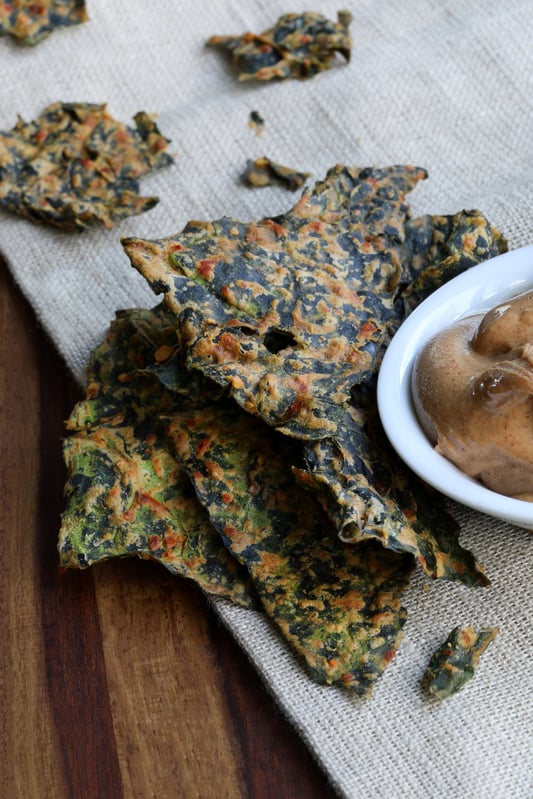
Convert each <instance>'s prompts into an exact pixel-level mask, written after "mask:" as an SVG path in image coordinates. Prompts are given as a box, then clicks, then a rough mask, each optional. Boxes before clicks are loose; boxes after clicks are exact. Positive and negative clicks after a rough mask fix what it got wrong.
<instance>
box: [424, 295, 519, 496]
mask: <svg viewBox="0 0 533 799" xmlns="http://www.w3.org/2000/svg"><path fill="white" fill-rule="evenodd" d="M412 390H413V399H414V404H415V409H416V413H417V416H418V418H419V421H420V423H421V425H422V427H423V429H424V431H425V432H426V435H427V436H428V437H429V438H430V439H431V441H432V443H433V444H434V445H435V449H436V451H437V452H439V453H441V454H442V455H444V456H445V457H446V458H448V459H449V460H450V461H452V462H453V463H454V464H455V465H456V466H457V467H458V468H459V469H461V470H462V471H463V472H465V473H466V474H468V475H470V476H471V477H474V478H477V479H479V480H480V481H481V482H482V483H484V485H486V486H487V487H488V488H491V489H492V490H493V491H498V492H499V493H500V494H506V495H508V496H513V497H516V498H518V499H525V500H528V501H533V291H529V292H527V293H526V294H521V295H520V296H518V297H515V298H514V299H512V300H509V301H508V302H505V303H502V304H501V305H498V306H497V307H495V308H493V309H492V310H490V311H489V312H488V313H485V314H482V313H481V314H477V315H475V316H469V317H467V318H465V319H462V320H460V321H459V322H457V323H456V324H454V325H452V326H451V327H449V328H448V329H446V330H444V331H443V332H442V333H439V334H438V335H436V336H435V337H434V338H433V339H431V341H430V342H429V343H428V344H426V346H425V347H424V348H423V350H422V351H421V353H420V354H419V355H418V357H417V359H416V362H415V366H414V371H413V379H412Z"/></svg>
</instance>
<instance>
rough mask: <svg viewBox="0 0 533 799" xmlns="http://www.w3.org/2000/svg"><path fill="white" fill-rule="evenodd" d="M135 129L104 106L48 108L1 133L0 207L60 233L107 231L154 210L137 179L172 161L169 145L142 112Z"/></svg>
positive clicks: (74, 104) (66, 104) (68, 105)
mask: <svg viewBox="0 0 533 799" xmlns="http://www.w3.org/2000/svg"><path fill="white" fill-rule="evenodd" d="M134 121H135V127H134V128H129V127H127V126H126V125H124V124H123V123H122V122H117V121H116V120H115V119H113V117H111V116H110V114H109V113H108V112H107V110H106V106H105V105H93V104H90V103H54V104H53V105H50V106H48V107H47V108H46V109H45V110H44V111H43V113H42V114H41V116H40V117H38V118H37V119H36V120H34V121H32V122H24V121H23V120H22V119H19V120H18V122H17V124H16V125H15V127H14V128H13V129H12V130H10V131H4V132H0V206H1V207H4V208H6V209H8V210H9V211H13V212H14V213H18V214H20V215H21V216H23V217H25V218H27V219H30V220H31V221H32V222H45V223H48V224H50V225H54V226H55V227H59V228H62V229H64V230H79V229H83V228H85V227H87V226H88V225H90V224H91V223H95V222H100V223H101V224H103V225H104V227H106V228H110V227H112V226H113V224H114V223H115V222H118V221H119V220H121V219H124V218H125V217H127V216H131V215H133V214H140V213H142V212H143V211H147V210H149V209H150V208H153V206H154V205H156V203H157V202H158V198H157V197H140V196H139V179H140V178H141V177H142V176H143V175H146V174H148V173H149V172H152V171H153V170H155V169H159V168H161V167H164V166H168V165H169V164H171V163H172V162H173V159H172V157H171V156H170V155H169V154H168V153H167V152H166V149H167V145H168V140H167V139H165V138H164V137H163V136H162V135H161V133H160V132H159V130H158V128H157V126H156V124H155V122H154V120H153V119H152V118H151V117H150V116H149V115H148V114H146V113H145V112H142V111H141V112H139V113H138V114H136V115H135V117H134Z"/></svg>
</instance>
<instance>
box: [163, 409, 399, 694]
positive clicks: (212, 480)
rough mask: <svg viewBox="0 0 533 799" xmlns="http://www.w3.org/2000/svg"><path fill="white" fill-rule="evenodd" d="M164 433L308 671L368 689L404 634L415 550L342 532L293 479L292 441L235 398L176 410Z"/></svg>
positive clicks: (318, 677)
mask: <svg viewBox="0 0 533 799" xmlns="http://www.w3.org/2000/svg"><path fill="white" fill-rule="evenodd" d="M168 433H169V435H170V436H171V437H172V439H173V440H174V443H175V446H176V452H177V456H178V460H179V461H180V462H182V463H183V464H184V466H185V468H186V469H187V471H188V473H189V476H190V478H191V480H192V482H193V483H194V485H195V488H196V491H197V493H198V496H199V498H200V501H201V503H202V504H203V505H204V507H205V508H206V509H207V511H208V513H209V517H210V519H211V522H212V524H213V525H214V527H215V528H216V529H217V530H218V531H219V533H220V535H221V536H222V538H223V539H224V541H225V543H226V546H227V547H228V549H229V550H230V551H231V553H232V554H233V555H234V557H235V558H237V559H238V560H239V562H241V563H242V564H244V565H245V566H246V567H247V568H248V570H249V572H250V575H251V578H252V582H253V585H254V587H255V589H256V590H257V593H258V595H259V597H260V599H261V602H262V604H263V606H264V608H265V611H266V612H267V614H268V615H269V617H270V618H272V620H273V621H274V622H275V624H276V625H277V626H278V628H279V629H280V631H281V633H282V635H283V637H284V638H285V639H286V641H287V642H288V643H289V644H290V646H291V647H292V649H294V650H295V651H296V652H297V653H298V654H299V655H300V657H301V658H303V660H304V661H305V663H306V664H307V667H308V669H309V670H310V672H311V674H312V675H313V677H314V679H315V680H317V682H319V683H325V684H328V685H331V684H336V685H340V686H342V687H344V688H348V689H350V690H352V691H354V692H355V693H356V694H358V695H360V696H369V695H370V693H371V690H372V687H373V685H374V683H375V681H376V680H377V679H378V677H379V676H380V674H381V673H382V672H383V670H384V669H385V667H386V666H387V664H388V663H389V661H390V660H392V658H393V657H394V654H395V652H396V650H397V648H398V645H399V642H400V639H401V636H402V627H403V625H404V622H405V619H406V612H405V609H404V608H403V607H402V606H401V604H400V599H401V595H402V594H403V592H404V591H405V590H406V588H407V585H408V582H409V577H410V574H411V572H412V569H413V565H414V563H413V559H412V558H411V557H410V556H408V555H401V554H397V553H394V552H391V551H388V550H386V549H384V548H383V547H381V546H380V545H379V544H376V543H375V542H367V543H366V544H362V545H360V546H357V547H354V546H350V545H348V544H344V543H343V542H342V541H340V539H339V538H338V536H336V534H335V531H334V530H333V529H332V528H331V526H330V524H329V523H328V519H327V516H326V515H325V514H324V513H323V512H322V511H321V508H320V506H319V505H318V503H317V502H316V501H315V500H314V498H313V497H312V496H310V495H309V494H308V493H307V492H305V491H304V490H302V489H300V488H299V486H298V484H297V483H296V482H295V480H294V477H293V475H292V472H291V469H290V464H291V462H294V460H295V459H296V458H297V457H298V450H299V448H298V443H297V442H295V441H293V440H291V439H289V438H288V437H286V436H281V435H280V434H279V433H275V432H274V431H272V430H271V429H270V428H268V427H267V426H266V425H265V424H264V423H263V422H261V421H260V420H258V419H255V418H254V417H252V416H250V415H249V414H245V413H243V412H242V411H241V410H240V408H238V406H237V405H235V404H231V405H229V406H218V407H217V406H213V407H211V408H202V409H201V410H198V411H196V412H194V411H191V412H182V413H180V414H177V415H175V416H174V417H172V418H171V419H170V423H169V428H168Z"/></svg>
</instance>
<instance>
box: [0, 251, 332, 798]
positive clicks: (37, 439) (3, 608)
mask: <svg viewBox="0 0 533 799" xmlns="http://www.w3.org/2000/svg"><path fill="white" fill-rule="evenodd" d="M76 399H77V390H76V387H75V386H74V384H73V383H72V381H70V380H69V378H68V376H67V372H66V369H65V367H64V365H63V364H62V362H61V360H60V358H59V356H58V355H57V353H56V351H55V350H54V347H53V346H52V345H51V344H50V342H49V341H47V339H46V336H45V335H44V333H43V332H42V330H40V329H39V326H38V324H37V321H36V319H35V316H34V314H33V312H32V310H31V308H30V307H29V306H28V304H27V303H26V301H25V300H24V298H23V297H22V296H21V294H20V292H19V290H18V288H17V287H16V286H15V284H14V282H13V280H12V278H11V276H10V275H9V273H8V272H7V269H6V267H5V264H3V263H0V488H1V496H2V501H1V503H0V536H1V539H0V540H1V564H2V566H1V577H0V614H1V620H2V621H1V624H2V628H1V629H2V646H1V651H0V687H1V699H0V736H1V749H0V797H1V799H37V798H38V799H41V798H42V799H78V798H79V799H121V797H128V798H129V797H136V798H137V797H138V799H152V797H153V799H167V798H168V799H170V797H172V799H181V798H182V797H183V798H184V799H196V798H197V799H211V797H213V799H215V797H216V799H234V798H235V799H241V797H243V798H244V797H246V799H289V797H290V799H319V798H320V799H323V797H332V796H333V795H334V794H333V791H332V789H331V787H329V786H328V784H327V780H326V778H325V776H324V775H323V774H322V772H321V771H320V770H319V768H318V766H317V765H316V764H315V762H314V760H313V759H312V757H311V756H310V755H309V753H308V752H307V750H306V749H305V747H304V746H303V744H302V743H301V741H300V740H299V738H298V737H297V735H296V734H295V733H294V731H293V730H292V728H291V727H290V726H289V724H288V723H287V722H286V720H285V719H284V718H283V716H282V715H281V714H280V711H279V710H278V709H277V708H276V705H275V702H274V700H273V699H272V698H271V697H270V696H269V695H268V693H267V692H266V690H265V689H264V688H263V686H262V684H261V682H260V679H259V677H258V676H257V674H256V672H255V671H254V670H253V668H252V667H251V666H250V665H249V663H248V661H247V659H246V657H245V655H244V654H243V653H242V652H241V651H240V649H239V648H238V647H237V645H236V644H235V642H234V641H233V639H232V638H231V636H230V634H229V633H228V632H227V630H225V629H224V628H223V627H221V625H220V622H219V621H218V620H217V618H216V617H215V616H214V615H213V613H212V612H210V611H209V609H208V606H207V604H206V602H205V600H204V598H203V596H202V595H201V594H200V592H199V591H198V590H196V589H195V587H194V585H191V584H189V583H187V582H185V581H184V580H180V579H179V578H176V577H173V576H172V575H171V574H170V573H168V572H166V570H165V569H164V568H162V567H161V566H159V565H157V564H151V563H148V562H145V561H140V560H137V559H132V560H121V561H114V562H108V563H105V564H101V565H100V566H97V567H94V568H92V569H89V570H87V571H83V572H74V571H73V572H67V573H60V572H59V570H58V566H57V553H56V537H57V532H58V528H59V518H60V513H61V510H62V503H63V499H62V492H63V485H64V481H65V472H64V466H63V462H62V456H61V436H62V434H63V425H62V423H63V419H64V418H65V417H66V416H67V414H68V412H69V411H70V408H71V407H72V405H73V403H74V401H75V400H76Z"/></svg>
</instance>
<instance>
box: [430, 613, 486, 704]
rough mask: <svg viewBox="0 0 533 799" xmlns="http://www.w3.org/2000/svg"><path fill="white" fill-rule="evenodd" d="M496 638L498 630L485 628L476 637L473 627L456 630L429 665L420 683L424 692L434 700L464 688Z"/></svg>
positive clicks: (446, 696) (457, 628)
mask: <svg viewBox="0 0 533 799" xmlns="http://www.w3.org/2000/svg"><path fill="white" fill-rule="evenodd" d="M497 634H498V628H497V627H486V628H485V629H483V630H480V631H479V632H478V633H476V632H475V630H474V628H473V627H465V628H461V627H455V628H454V629H453V630H452V631H451V633H450V634H449V636H448V637H447V639H446V641H445V642H444V643H443V644H442V645H441V646H440V647H439V648H438V649H437V651H436V652H435V653H434V654H433V656H432V657H431V660H430V661H429V664H428V667H427V669H426V671H425V673H424V676H423V679H422V684H423V685H424V687H425V689H426V690H427V691H429V693H430V694H432V695H433V696H436V697H437V699H447V698H448V697H449V696H452V695H453V694H455V693H457V691H460V690H461V689H462V688H464V686H465V685H466V683H467V682H468V681H469V680H471V679H472V677H473V676H474V672H475V669H476V667H477V665H478V663H479V659H480V657H481V655H482V654H483V652H484V651H485V649H486V648H487V647H488V645H489V644H490V642H491V641H492V640H493V639H494V638H495V637H496V635H497Z"/></svg>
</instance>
